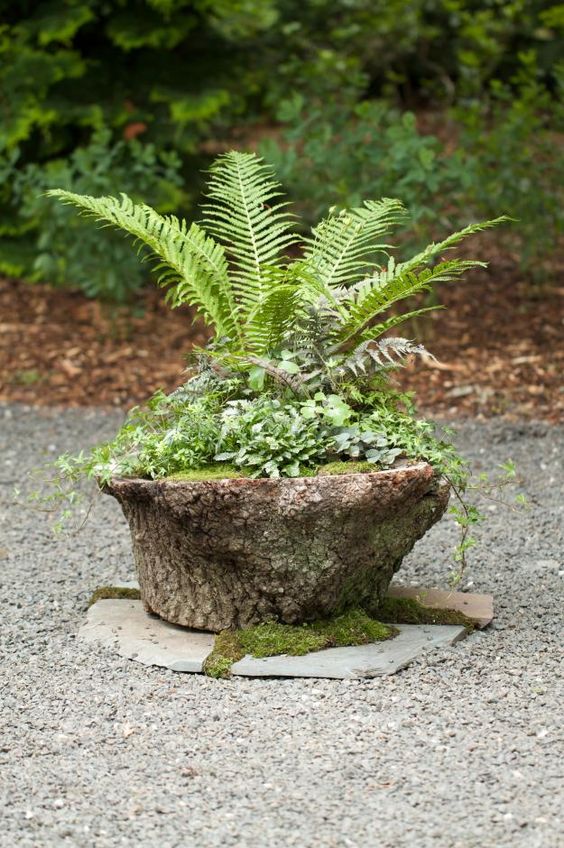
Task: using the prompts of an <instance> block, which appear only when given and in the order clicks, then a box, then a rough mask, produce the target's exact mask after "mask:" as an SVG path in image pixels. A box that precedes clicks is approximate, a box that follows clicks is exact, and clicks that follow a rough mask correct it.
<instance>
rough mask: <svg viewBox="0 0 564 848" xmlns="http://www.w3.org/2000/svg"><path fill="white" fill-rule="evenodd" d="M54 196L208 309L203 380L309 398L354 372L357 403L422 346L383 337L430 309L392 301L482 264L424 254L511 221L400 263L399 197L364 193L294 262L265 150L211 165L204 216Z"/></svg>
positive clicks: (287, 219)
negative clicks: (190, 219) (211, 334)
mask: <svg viewBox="0 0 564 848" xmlns="http://www.w3.org/2000/svg"><path fill="white" fill-rule="evenodd" d="M50 194H51V195H54V196H56V197H59V198H60V199H62V200H63V201H64V202H66V203H73V204H75V205H76V206H78V207H79V209H80V210H81V211H82V212H83V213H85V214H87V215H90V216H93V217H94V218H96V219H98V220H99V221H100V222H101V223H102V224H104V225H111V226H115V227H118V228H119V229H121V230H123V231H125V232H126V233H129V234H130V235H132V236H133V237H134V238H135V239H136V240H137V241H138V242H139V243H140V244H141V245H145V246H147V247H148V248H149V250H150V251H151V254H152V255H153V256H154V257H156V260H157V271H158V273H159V282H160V284H161V285H163V286H165V287H168V295H167V296H168V298H169V301H170V302H171V304H172V305H173V306H176V305H179V304H181V303H189V304H192V305H194V306H195V307H196V308H197V309H199V310H200V311H201V312H202V313H203V315H204V317H205V318H206V320H207V321H208V323H209V324H210V325H211V326H212V327H213V329H214V331H215V338H214V340H213V343H212V344H211V345H210V346H209V347H208V350H207V351H206V357H207V359H206V357H203V358H201V363H204V364H203V365H201V368H200V370H201V371H202V368H204V369H205V368H208V370H209V369H211V371H213V375H212V374H209V373H208V374H207V375H203V373H202V375H201V376H202V379H203V377H204V376H205V378H206V380H208V381H209V380H210V379H211V380H216V379H217V380H220V381H222V380H223V381H225V380H231V379H233V381H234V385H235V384H237V381H238V380H240V379H241V375H243V379H244V380H246V383H245V385H246V386H247V391H258V390H260V385H259V384H262V381H263V379H266V378H268V379H269V380H270V381H271V385H274V386H276V387H277V390H279V391H291V392H294V393H295V394H298V395H304V394H308V393H309V394H311V392H312V391H314V390H316V389H321V390H325V389H326V388H329V389H331V388H332V387H333V385H334V383H335V381H337V382H339V381H344V380H346V379H347V376H348V375H352V376H353V377H354V378H355V380H356V381H357V385H356V387H354V388H351V390H350V392H351V393H350V397H351V399H353V396H354V399H355V402H356V401H358V397H359V396H362V390H361V389H360V388H359V386H361V385H364V386H365V389H366V390H367V391H370V381H371V379H373V378H377V379H378V380H380V383H381V379H380V378H381V377H382V375H385V374H386V372H387V371H388V370H389V369H390V368H392V367H398V366H400V365H401V364H402V363H403V361H404V360H405V358H406V357H407V356H409V355H412V354H415V355H421V354H424V353H426V351H425V350H424V348H423V347H422V346H421V345H417V344H414V343H413V342H411V341H409V340H408V339H403V338H398V337H392V338H390V337H388V336H386V334H387V333H389V332H390V331H391V330H393V329H395V328H396V327H398V326H399V325H401V324H402V323H404V322H405V321H407V320H409V319H410V318H413V317H415V316H418V315H422V314H424V313H425V312H427V311H429V310H430V309H434V308H437V307H423V308H416V309H412V310H408V311H405V312H403V313H400V314H390V313H389V310H390V308H391V307H393V306H394V305H395V304H397V303H398V302H400V301H403V300H405V299H406V298H409V297H411V296H412V295H415V294H418V293H420V292H423V291H429V290H431V289H432V288H434V286H436V285H437V284H438V283H443V282H449V281H452V280H457V279H459V278H460V277H461V276H462V275H463V274H465V273H466V272H467V271H470V270H472V269H473V268H476V267H484V263H482V262H478V261H476V260H469V259H449V260H444V259H441V260H440V261H438V262H437V263H436V264H435V265H434V266H429V262H430V261H431V260H432V259H433V258H434V257H435V256H440V255H441V254H443V253H444V252H445V251H447V250H450V249H451V248H452V247H454V246H455V245H456V244H458V243H459V242H460V241H461V240H462V239H464V238H466V237H467V236H470V235H473V234H474V233H477V232H479V231H480V230H483V229H486V228H489V227H493V226H495V225H497V224H500V223H502V222H503V221H505V220H507V219H506V218H503V217H502V218H496V219H495V220H493V221H486V222H483V223H479V224H471V225H470V226H468V227H465V228H464V229H462V230H460V231H459V232H456V233H453V234H452V235H450V236H449V237H448V238H446V239H444V240H443V241H441V242H438V243H437V244H431V245H429V247H427V248H426V249H425V250H424V251H422V252H421V253H419V254H417V255H416V256H414V257H412V258H411V259H408V260H407V261H405V262H401V263H396V261H395V259H394V257H393V256H390V255H389V251H390V250H391V247H390V245H389V244H387V242H386V241H382V239H385V238H386V236H387V235H388V233H389V232H390V230H391V229H392V228H393V226H394V225H395V224H396V223H398V221H400V220H401V219H402V218H403V216H404V215H405V210H404V208H403V206H402V204H401V203H400V201H398V200H393V199H388V198H385V199H383V200H380V201H367V202H366V203H365V204H364V205H363V206H361V207H358V208H355V209H351V210H349V211H346V210H345V211H342V212H339V213H338V214H337V213H331V214H330V215H329V217H327V218H326V219H325V220H323V221H322V222H321V223H320V224H319V225H318V226H317V227H316V228H315V229H314V230H313V233H312V235H311V237H310V238H308V239H306V240H305V245H304V246H303V255H302V256H301V257H300V258H298V259H295V260H293V261H290V259H289V258H288V255H287V253H288V248H289V247H290V246H291V245H294V244H296V242H297V241H298V239H297V237H296V235H295V234H294V233H293V232H292V220H293V218H292V215H291V214H290V213H289V212H288V211H287V209H286V203H285V202H283V201H281V200H280V199H279V198H280V196H281V192H280V186H279V184H278V183H277V182H276V181H275V180H274V179H273V176H272V173H271V170H270V168H269V167H268V166H267V165H265V164H264V162H263V161H262V160H261V159H259V158H258V157H257V156H255V155H254V154H249V153H240V152H235V151H234V152H231V153H226V154H224V155H223V156H220V157H219V158H218V159H217V160H216V162H215V163H214V165H213V166H212V168H211V172H210V180H209V184H208V191H207V197H208V202H207V203H206V205H205V207H204V218H203V221H202V222H201V223H200V224H197V223H192V224H190V225H188V224H187V223H186V222H185V221H183V220H178V219H177V218H175V217H174V216H168V217H166V216H165V217H163V216H161V215H159V214H157V212H155V211H154V210H153V209H151V208H150V207H148V206H145V205H143V204H135V203H133V201H131V200H130V199H129V198H128V197H127V196H126V195H121V198H115V197H100V198H95V197H89V196H82V195H78V194H73V193H71V192H67V191H62V190H55V191H51V192H50ZM379 253H384V254H385V255H388V260H387V266H386V267H385V268H381V267H377V266H376V264H375V263H376V257H377V256H378V254H379ZM206 362H207V363H208V365H206V364H205V363H206ZM257 372H259V376H260V379H259V377H257ZM214 375H215V376H214ZM204 383H205V381H204ZM359 392H360V395H359Z"/></svg>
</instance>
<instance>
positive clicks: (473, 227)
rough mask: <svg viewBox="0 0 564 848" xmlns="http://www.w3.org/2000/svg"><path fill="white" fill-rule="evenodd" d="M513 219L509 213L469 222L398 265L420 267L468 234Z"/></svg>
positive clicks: (410, 267) (409, 267)
mask: <svg viewBox="0 0 564 848" xmlns="http://www.w3.org/2000/svg"><path fill="white" fill-rule="evenodd" d="M512 220H513V219H512V218H509V217H508V216H507V215H500V217H499V218H492V219H491V220H490V221H480V222H478V223H477V224H469V225H468V226H467V227H464V228H463V229H462V230H458V231H457V232H456V233H452V234H451V235H450V236H448V238H446V239H443V241H439V242H436V243H432V244H429V245H428V246H427V247H426V248H425V250H423V251H421V253H417V254H416V255H415V256H413V257H412V258H411V259H409V260H408V261H407V262H403V263H401V265H400V266H398V267H399V268H400V269H403V270H407V271H409V270H411V269H413V268H420V267H421V265H425V264H426V263H427V262H428V261H429V260H430V259H433V258H434V257H435V256H437V255H438V254H440V253H444V252H445V251H446V250H451V249H452V248H453V247H455V245H457V244H459V243H460V242H461V241H463V240H464V239H465V238H468V236H471V235H474V234H475V233H480V232H482V231H483V230H489V229H491V228H492V227H497V226H498V225H499V224H505V223H507V222H509V221H512Z"/></svg>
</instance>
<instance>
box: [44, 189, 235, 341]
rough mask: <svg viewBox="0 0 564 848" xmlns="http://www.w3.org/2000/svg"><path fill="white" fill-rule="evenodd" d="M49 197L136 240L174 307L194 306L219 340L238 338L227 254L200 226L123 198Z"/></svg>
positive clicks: (52, 192) (62, 194)
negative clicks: (147, 252) (151, 260)
mask: <svg viewBox="0 0 564 848" xmlns="http://www.w3.org/2000/svg"><path fill="white" fill-rule="evenodd" d="M47 193H48V194H49V195H51V196H52V197H59V198H60V199H61V200H62V201H63V202H65V203H72V204H74V205H75V206H78V207H79V208H80V209H81V210H82V211H83V212H84V213H85V214H87V215H90V216H92V217H94V218H96V220H98V221H101V222H103V223H105V224H106V225H113V226H115V227H118V228H119V229H122V230H124V231H125V232H127V233H129V234H130V235H132V236H134V238H135V239H136V240H138V241H139V242H141V243H142V244H144V245H146V246H147V247H148V248H149V249H150V250H151V252H152V254H153V255H154V256H155V257H157V259H158V260H160V261H159V262H158V264H157V265H156V270H157V271H159V275H158V281H159V283H160V284H161V285H163V286H168V287H169V300H170V302H171V304H172V305H173V306H179V305H180V304H182V303H188V304H190V305H193V306H196V307H197V308H198V309H199V310H200V311H201V312H202V313H203V315H204V317H205V318H206V319H207V321H208V322H209V323H211V324H212V326H213V327H214V329H215V331H216V333H217V334H218V335H219V336H227V337H229V338H237V337H240V332H239V328H238V320H237V311H236V306H235V300H234V297H233V292H232V290H231V284H230V280H229V275H228V267H227V261H226V259H225V253H224V250H223V248H222V247H221V245H220V244H218V243H217V242H216V241H214V240H213V239H212V238H210V237H209V236H207V235H206V234H205V232H204V231H203V230H202V229H201V228H200V227H199V226H198V224H196V223H193V224H191V225H190V226H189V227H188V225H187V224H186V222H185V221H179V220H178V219H177V218H175V217H174V216H166V217H162V216H161V215H159V214H158V213H157V212H155V210H154V209H151V208H150V207H149V206H146V205H144V204H135V203H133V201H132V200H131V199H130V198H129V197H127V195H125V194H122V195H121V199H118V198H116V197H90V196H88V195H80V194H73V193H72V192H70V191H64V190H62V189H52V190H50V191H49V192H47Z"/></svg>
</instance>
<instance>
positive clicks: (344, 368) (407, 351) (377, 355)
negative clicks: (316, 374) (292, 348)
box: [333, 337, 434, 379]
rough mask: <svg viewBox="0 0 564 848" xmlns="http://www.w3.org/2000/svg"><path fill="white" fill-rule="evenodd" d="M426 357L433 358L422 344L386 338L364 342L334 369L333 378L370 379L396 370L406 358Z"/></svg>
mask: <svg viewBox="0 0 564 848" xmlns="http://www.w3.org/2000/svg"><path fill="white" fill-rule="evenodd" d="M413 355H416V356H428V357H430V358H432V359H433V358H434V357H433V356H432V354H430V353H429V351H427V350H426V348H425V347H424V346H423V345H422V344H415V343H414V342H412V341H410V340H409V339H403V338H400V337H388V338H385V339H379V340H378V341H376V342H374V341H372V340H370V341H364V342H362V343H361V344H360V345H358V347H357V348H355V350H353V351H352V353H350V354H349V356H347V358H346V359H345V360H343V362H342V363H341V364H340V365H339V366H338V367H337V368H336V369H335V371H334V372H333V373H334V376H335V377H336V378H337V379H339V378H347V377H350V376H353V377H355V378H356V379H359V378H366V377H371V376H373V375H374V374H375V373H377V372H379V371H386V370H389V369H390V368H398V367H401V366H402V365H403V362H404V360H405V359H407V357H408V356H413Z"/></svg>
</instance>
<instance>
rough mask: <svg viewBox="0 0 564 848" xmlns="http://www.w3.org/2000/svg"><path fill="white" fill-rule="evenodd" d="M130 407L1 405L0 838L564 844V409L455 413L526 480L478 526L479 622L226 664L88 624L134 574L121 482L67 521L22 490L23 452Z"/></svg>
mask: <svg viewBox="0 0 564 848" xmlns="http://www.w3.org/2000/svg"><path fill="white" fill-rule="evenodd" d="M118 420H119V416H118V415H117V414H116V413H107V412H106V413H104V412H101V411H84V410H82V411H76V410H75V411H73V410H69V411H57V410H46V409H43V410H38V409H30V408H26V407H13V408H6V407H3V408H2V407H0V484H1V485H0V507H1V511H0V521H1V523H0V549H1V550H0V559H1V562H0V565H1V573H2V581H1V586H0V596H1V597H0V603H1V613H0V620H1V621H2V647H1V651H0V678H1V680H2V689H1V704H0V803H1V805H2V808H3V810H2V812H3V823H2V827H1V829H0V845H1V846H2V848H4V846H6V848H7V846H10V848H12V846H18V848H28V846H34V848H35V846H39V848H44V847H45V848H51V846H96V848H98V846H100V848H105V846H122V845H126V846H151V848H153V846H158V848H173V846H174V847H176V846H179V847H180V846H183V848H192V847H193V848H215V846H221V848H229V846H245V848H255V846H258V847H259V848H270V846H275V847H276V846H284V848H286V846H296V848H309V846H311V848H313V846H315V848H330V847H331V848H333V847H334V848H348V846H353V848H357V846H358V847H359V848H361V847H362V848H365V846H367V848H371V846H378V848H387V847H388V846H389V848H402V846H409V848H427V847H428V846H429V848H484V846H495V848H505V846H508V848H509V846H511V848H514V846H530V848H533V846H538V847H539V848H553V846H554V848H556V846H557V845H558V844H560V845H561V844H562V842H561V841H560V840H561V839H562V838H563V833H562V829H561V826H559V823H558V820H557V815H558V807H559V791H560V790H561V786H562V781H561V776H562V775H561V761H560V762H559V753H561V749H560V752H559V742H558V734H559V728H560V725H561V720H559V716H558V705H559V695H561V694H562V689H561V687H560V689H559V677H558V674H559V665H558V651H559V642H560V639H559V636H560V632H561V631H560V622H559V613H560V609H561V601H560V599H561V597H562V596H561V590H560V581H561V577H562V574H563V572H562V568H563V565H562V563H561V561H560V560H559V557H561V554H562V549H563V545H562V534H563V524H564V521H563V518H564V505H563V499H562V486H563V475H562V446H563V444H564V439H563V431H562V430H558V429H556V428H548V427H546V426H544V425H531V424H528V425H522V426H515V425H512V426H509V425H504V424H502V423H490V424H476V423H468V422H467V423H463V424H461V425H460V428H459V440H460V444H461V445H462V446H463V448H464V450H465V451H466V453H467V454H468V455H470V456H471V458H472V460H473V461H474V463H475V464H476V465H477V466H481V467H490V466H491V463H492V462H499V461H503V460H504V459H506V458H507V457H512V458H513V459H514V460H515V461H516V462H517V464H518V467H519V470H520V472H521V473H522V474H523V476H524V477H525V480H526V482H525V485H524V489H525V491H526V492H527V494H528V495H529V497H530V499H531V507H530V509H528V510H526V511H520V512H518V513H514V512H510V511H506V510H503V509H502V508H500V507H495V505H492V507H491V514H490V520H489V522H488V524H487V526H486V527H485V528H483V529H482V530H481V531H480V535H481V546H480V548H479V549H478V551H477V553H476V554H475V556H474V561H473V566H472V570H471V573H470V575H469V579H470V580H471V581H472V589H473V590H475V591H484V592H492V593H493V594H494V595H495V598H496V606H497V614H498V617H497V619H496V621H495V623H494V625H493V626H492V627H490V628H489V629H488V630H487V631H486V632H483V633H477V634H475V635H473V636H472V637H471V638H469V639H467V640H466V641H465V642H463V643H460V644H458V645H456V646H454V647H453V648H450V649H448V650H446V651H444V650H443V651H441V652H440V653H437V654H434V655H429V656H428V657H427V658H426V659H423V660H421V661H419V662H418V663H416V664H414V665H413V666H411V667H410V668H409V669H407V670H405V671H404V672H402V673H400V674H398V675H396V676H394V677H390V678H386V679H376V680H369V681H360V682H359V681H323V680H320V681H318V680H286V681H283V680H245V679H235V680H233V681H214V680H210V679H207V678H205V677H202V676H197V675H179V674H174V673H173V672H167V671H163V670H159V669H155V668H144V667H143V666H140V665H137V664H135V663H133V662H129V661H127V660H124V659H122V658H119V657H116V656H113V655H112V654H111V653H110V652H108V651H107V650H103V649H96V648H92V647H87V646H85V645H82V644H77V642H76V632H77V629H78V627H79V625H80V624H81V622H82V621H83V619H84V614H85V613H84V611H85V605H86V601H87V599H88V597H89V594H90V593H91V592H92V590H93V589H94V588H96V586H98V585H102V584H107V583H112V582H113V581H115V580H117V579H118V578H122V579H123V578H127V577H129V576H132V560H131V555H130V551H129V542H128V536H127V532H126V526H125V523H124V521H123V519H122V517H121V514H120V512H119V509H118V507H117V506H116V504H115V503H114V502H113V501H112V500H110V499H109V498H108V499H105V498H102V499H100V500H98V501H97V503H96V505H95V508H94V510H93V512H92V515H91V517H90V521H89V523H88V524H87V525H86V527H85V528H84V529H83V530H82V532H81V533H80V534H79V535H77V536H75V537H72V538H70V539H68V538H67V539H65V538H54V537H53V536H52V534H51V532H50V529H49V522H48V520H47V517H46V516H44V515H43V514H41V513H38V512H35V511H32V510H31V509H29V508H26V507H25V506H22V505H14V504H13V502H12V496H11V490H12V486H13V484H14V483H17V482H18V481H19V480H20V479H21V477H22V472H23V471H24V470H25V469H27V468H33V467H34V466H35V465H37V463H39V462H41V461H42V460H43V459H44V458H45V457H49V456H54V455H56V454H57V453H58V452H60V451H62V450H74V449H76V448H77V446H79V445H84V444H87V443H90V442H93V441H97V440H99V439H101V438H104V437H105V436H107V435H110V434H111V433H112V431H113V429H114V427H115V425H116V423H117V422H118ZM454 538H455V534H454V531H453V529H451V527H450V524H449V523H448V522H446V523H445V522H443V523H441V524H440V526H437V527H435V528H434V529H433V531H431V533H429V534H428V536H427V537H426V538H425V539H424V540H423V541H422V542H420V543H419V545H418V546H417V548H416V551H415V552H414V553H413V554H412V555H411V556H410V558H409V561H408V562H406V567H405V568H404V569H403V570H402V572H401V575H402V578H404V579H406V580H417V581H418V582H420V583H421V584H423V585H426V586H433V585H436V586H444V585H445V582H446V579H447V575H448V570H449V566H448V555H449V551H450V549H451V547H452V545H453V543H454ZM560 798H561V796H560Z"/></svg>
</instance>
